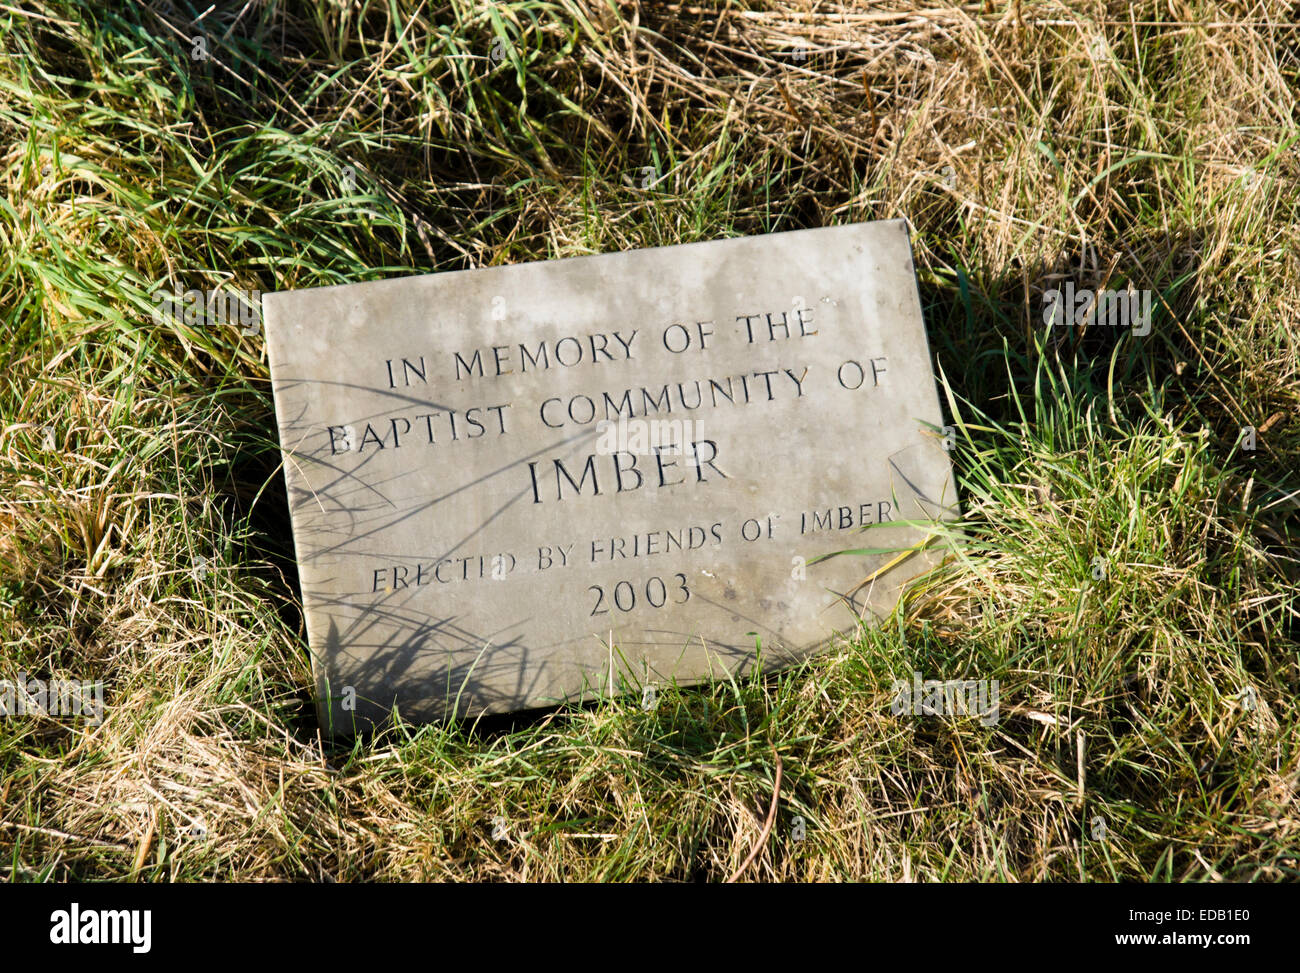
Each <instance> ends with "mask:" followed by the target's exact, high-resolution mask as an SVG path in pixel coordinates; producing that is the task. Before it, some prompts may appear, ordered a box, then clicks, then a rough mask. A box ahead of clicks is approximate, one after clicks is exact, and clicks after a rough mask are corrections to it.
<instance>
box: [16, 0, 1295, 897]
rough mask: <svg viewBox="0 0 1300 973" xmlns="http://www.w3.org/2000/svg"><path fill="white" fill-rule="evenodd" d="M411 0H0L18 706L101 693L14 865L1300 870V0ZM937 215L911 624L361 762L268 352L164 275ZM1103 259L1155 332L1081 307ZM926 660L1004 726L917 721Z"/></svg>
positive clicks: (894, 871) (197, 874)
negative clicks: (299, 514) (1079, 299)
mask: <svg viewBox="0 0 1300 973" xmlns="http://www.w3.org/2000/svg"><path fill="white" fill-rule="evenodd" d="M204 6H206V5H204ZM396 6H397V7H398V8H399V9H400V10H401V11H402V15H401V16H400V17H396V18H390V15H389V13H388V12H387V10H386V9H385V8H384V7H382V6H381V5H378V4H370V5H360V4H356V3H344V2H337V0H333V2H319V3H313V4H294V5H290V6H289V7H282V6H279V5H275V6H272V5H267V4H248V5H234V6H232V7H231V8H230V9H229V11H213V12H210V13H209V14H207V15H206V16H205V17H204V18H203V20H202V21H201V22H200V23H198V24H197V25H196V23H195V17H197V16H198V14H200V13H201V12H202V8H201V7H200V8H195V9H190V8H188V7H186V6H185V5H172V4H161V3H160V4H151V5H148V6H146V7H139V8H136V9H132V10H128V11H124V12H122V13H110V12H105V11H104V10H103V9H101V8H100V7H99V6H98V5H95V4H92V3H89V2H79V0H64V2H37V3H33V4H28V5H27V6H26V7H25V8H24V12H19V11H17V10H15V9H13V8H10V7H5V8H3V9H0V243H2V244H3V248H2V251H0V268H2V269H0V312H2V313H3V318H4V323H5V326H6V327H5V335H6V337H5V339H4V341H3V342H0V348H2V349H3V355H4V368H3V372H2V374H3V382H2V383H0V677H10V678H12V676H13V674H14V673H16V672H17V671H19V670H22V671H26V672H28V673H32V674H39V675H41V676H43V677H47V678H48V677H63V678H77V679H101V680H103V682H104V684H105V689H106V696H107V702H108V708H107V717H106V719H105V721H104V722H103V724H102V725H100V726H92V725H89V724H88V723H87V722H86V721H84V720H82V721H78V720H66V719H65V720H60V719H54V718H42V717H30V716H29V717H21V718H9V719H0V852H3V855H4V859H5V861H6V869H7V870H8V872H9V874H10V876H11V877H12V878H14V879H16V880H42V879H51V878H52V879H110V880H132V879H144V880H151V881H159V880H195V879H242V880H258V881H261V880H283V879H313V880H361V879H378V880H394V879H419V878H429V879H447V878H456V879H503V880H556V879H567V880H574V879H599V880H607V879H669V880H678V879H687V880H689V879H705V880H723V879H726V878H729V877H732V876H733V875H736V874H737V873H739V876H740V878H741V879H742V880H793V879H799V880H812V879H816V880H823V879H828V880H835V879H863V878H866V879H886V880H944V879H947V880H971V879H974V880H1002V881H1031V880H1110V879H1113V878H1125V879H1134V878H1136V879H1147V880H1175V881H1184V880H1186V881H1201V880H1211V881H1217V880H1281V879H1289V878H1292V877H1294V876H1295V874H1296V872H1297V858H1298V857H1300V852H1298V851H1297V847H1298V846H1300V816H1298V815H1297V812H1296V806H1297V803H1296V798H1297V795H1296V790H1297V786H1300V784H1298V781H1300V757H1298V756H1297V755H1298V754H1300V733H1298V732H1297V718H1296V716H1297V714H1296V703H1295V700H1296V698H1297V692H1298V691H1300V670H1298V663H1300V660H1298V657H1297V639H1296V631H1297V630H1296V618H1297V590H1298V589H1297V579H1298V572H1297V563H1296V558H1295V539H1296V531H1297V526H1298V524H1297V518H1296V511H1297V504H1296V497H1297V496H1298V495H1300V494H1298V492H1297V491H1300V482H1298V478H1297V468H1298V463H1297V459H1298V458H1300V436H1298V433H1300V427H1298V426H1297V424H1296V422H1295V418H1294V417H1295V416H1296V414H1297V411H1298V406H1300V374H1298V370H1297V366H1298V364H1300V351H1298V349H1297V338H1298V335H1300V332H1298V331H1297V327H1296V324H1295V322H1296V320H1297V319H1298V318H1300V260H1298V259H1297V243H1298V242H1300V231H1298V228H1300V192H1298V191H1297V190H1298V188H1300V180H1298V179H1297V176H1298V175H1300V172H1298V169H1300V166H1298V165H1297V160H1296V152H1295V149H1296V141H1297V80H1298V70H1297V68H1298V64H1297V60H1298V55H1300V43H1298V41H1297V38H1298V37H1300V24H1297V22H1296V21H1295V18H1294V13H1293V10H1292V9H1291V6H1290V5H1289V4H1284V3H1276V2H1251V3H1244V2H1243V3H1208V2H1181V0H1172V2H1168V3H1166V2H1159V3H1156V2H1138V3H1136V4H1132V5H1130V4H1118V3H1094V2H1089V3H1076V2H1072V3H1054V2H1044V3H1032V4H1030V3H1026V4H1023V5H1022V4H1021V3H1018V2H1016V3H1010V4H1008V3H996V4H995V3H989V4H966V5H963V6H959V7H939V6H936V7H926V8H920V9H917V8H914V7H912V6H911V5H907V4H902V3H882V4H873V5H870V6H869V7H867V6H865V5H861V6H860V5H853V4H842V3H825V2H818V3H816V4H813V3H811V2H808V3H800V2H785V3H782V2H754V3H752V4H747V5H746V4H738V3H737V4H722V3H718V4H689V3H683V4H676V3H654V4H651V3H643V4H636V3H631V2H608V3H607V2H602V0H556V2H549V3H545V2H510V3H501V4H488V3H483V2H478V0H455V2H451V3H425V4H409V3H398V4H397V5H396ZM747 8H753V9H747ZM196 33H202V34H203V36H204V37H205V38H206V42H207V45H208V47H209V49H210V50H211V52H212V53H213V55H214V58H213V59H212V60H209V61H195V60H192V59H191V58H190V56H189V55H190V50H191V41H190V38H192V37H193V36H194V35H195V34H196ZM494 50H495V51H496V52H497V53H498V54H499V56H498V57H496V58H495V59H494V58H493V52H494ZM345 167H351V168H352V169H353V170H354V172H355V177H356V190H355V191H354V192H353V191H346V190H345V189H344V188H343V186H342V182H343V176H344V171H345ZM647 167H648V168H647ZM647 175H649V177H650V178H649V179H648V180H647V179H646V178H645V177H646V176H647ZM900 215H902V216H906V217H907V218H909V219H910V220H911V222H912V225H913V227H914V229H915V235H914V248H915V251H916V261H917V266H918V270H919V273H920V276H921V283H922V293H923V297H924V300H925V304H926V318H927V325H928V328H929V331H930V337H931V345H932V347H933V348H934V349H935V352H936V357H937V367H938V369H939V371H940V374H941V376H942V379H943V383H944V391H945V395H946V401H947V407H948V409H949V413H950V416H951V418H952V420H953V422H954V424H955V425H956V426H957V427H958V428H959V431H960V447H959V449H958V450H957V451H956V452H955V454H954V459H955V462H956V464H957V470H958V475H959V481H960V484H961V488H962V491H963V502H964V504H965V508H966V510H967V513H968V517H967V521H968V522H967V523H966V524H965V525H964V532H965V533H964V541H963V543H962V544H961V545H960V546H959V548H958V550H957V553H956V554H955V555H954V557H953V559H952V561H951V563H950V564H949V566H948V567H947V568H946V569H945V570H944V571H943V572H941V573H940V574H938V575H936V576H934V577H931V578H928V579H925V580H924V581H923V582H922V583H921V584H919V585H918V586H917V588H916V590H915V591H914V592H913V594H912V596H911V597H910V598H909V600H908V601H907V602H906V603H905V604H904V605H903V606H901V607H900V610H899V612H898V613H897V614H896V615H895V616H894V617H893V618H892V619H890V620H889V622H888V624H886V625H885V626H883V627H882V628H880V629H878V630H873V631H866V630H864V631H862V632H859V633H856V635H855V636H854V637H853V638H852V639H851V640H850V641H846V642H845V643H844V644H843V645H841V646H839V647H837V648H836V649H835V650H834V651H832V652H830V653H828V654H827V655H825V656H823V657H820V658H818V659H816V660H814V661H812V662H810V663H808V664H806V665H804V666H801V667H799V668H797V669H795V670H791V671H788V672H785V673H781V674H777V675H767V676H754V677H746V679H745V680H743V681H740V682H728V681H720V682H718V683H716V684H714V685H712V686H707V687H702V688H699V689H693V690H683V691H680V692H677V691H669V692H665V693H663V694H662V695H661V697H660V702H659V705H658V707H657V708H656V709H655V710H654V711H653V712H649V713H647V712H643V711H642V710H641V709H640V707H639V705H638V703H639V700H636V699H614V700H609V701H605V702H602V703H600V704H597V705H595V706H592V707H587V708H577V709H566V710H561V711H557V712H553V713H548V714H544V715H542V716H534V717H528V718H521V719H519V720H499V721H495V722H492V723H490V724H488V723H484V724H480V725H478V726H460V725H451V726H434V727H426V728H413V727H406V726H398V727H396V728H394V729H393V730H391V731H390V732H388V733H386V734H385V735H383V736H381V737H378V738H376V739H372V740H367V741H362V742H358V743H356V744H355V745H354V746H353V747H352V748H351V749H335V748H332V747H331V746H329V745H328V744H327V743H326V742H324V741H323V740H322V739H321V737H320V735H319V733H318V730H317V727H316V726H315V723H314V717H313V715H312V707H311V706H310V700H309V692H310V685H311V681H310V677H309V665H308V659H307V652H306V647H305V644H304V640H303V635H302V623H301V614H300V607H299V605H298V603H297V599H296V593H295V588H294V567H293V562H292V545H291V540H290V536H289V530H288V518H287V507H286V503H285V500H284V495H283V486H282V483H281V479H280V473H279V470H278V463H279V455H278V444H277V443H276V442H275V439H274V432H273V428H274V427H273V423H272V418H271V415H272V414H271V402H270V396H269V388H268V380H267V373H266V366H265V362H264V360H263V354H262V342H261V337H260V336H249V335H241V334H240V333H239V332H238V331H237V330H236V329H233V328H222V329H216V328H206V329H205V328H191V327H188V326H185V325H181V324H176V323H174V322H168V323H164V324H157V323H154V322H153V321H152V320H151V319H150V312H151V310H152V307H153V301H152V298H151V295H152V294H153V293H154V292H155V291H156V290H159V289H165V290H168V291H173V292H174V291H177V290H184V289H186V288H190V287H199V288H213V287H217V286H224V287H230V288H243V289H246V290H251V289H255V288H256V289H260V290H263V291H266V290H275V289H284V288H289V287H306V286H315V285H319V284H326V283H335V282H339V281H344V280H360V279H373V278H377V277H384V276H390V275H393V274H397V273H410V272H413V271H428V270H434V269H436V270H449V269H456V268H461V267H466V266H478V265H486V264H494V263H506V262H516V261H523V260H535V259H545V258H552V257H559V256H568V255H573V254H578V253H588V252H604V251H611V250H618V249H624V248H631V247H641V246H654V245H660V244H671V243H681V242H689V241H693V240H701V239H714V238H718V237H723V236H729V235H737V234H747V233H760V232H768V231H775V230H782V229H791V228H795V227H802V226H818V225H826V224H831V223H841V222H849V221H857V220H867V219H879V218H889V217H896V216H900ZM1066 279H1069V280H1073V281H1075V282H1076V284H1077V286H1079V287H1096V286H1099V285H1103V284H1104V285H1105V286H1109V287H1116V288H1122V287H1124V286H1127V285H1129V284H1131V285H1132V286H1134V287H1136V288H1139V289H1149V290H1151V291H1153V292H1154V294H1155V295H1156V305H1157V311H1156V314H1155V319H1154V326H1153V329H1152V332H1151V334H1150V335H1149V336H1148V337H1145V338H1135V337H1133V336H1132V335H1124V336H1120V335H1117V334H1115V333H1111V332H1106V331H1105V330H1104V329H1102V331H1101V332H1100V333H1098V330H1097V329H1092V330H1091V331H1080V330H1075V329H1068V330H1067V329H1056V330H1053V329H1051V328H1045V327H1044V325H1043V322H1042V317H1041V308H1042V304H1041V295H1042V292H1043V291H1044V290H1046V289H1049V288H1051V287H1054V286H1057V284H1059V283H1060V282H1061V281H1063V280H1066ZM1247 425H1249V426H1253V427H1255V428H1256V430H1257V435H1258V444H1257V449H1256V450H1255V451H1253V452H1248V451H1244V450H1243V449H1241V448H1240V446H1239V445H1238V432H1239V430H1240V428H1241V427H1242V426H1247ZM46 429H48V430H49V433H48V435H47V433H46ZM200 558H201V559H203V560H202V561H200V560H199V559H200ZM1098 558H1100V559H1101V563H1102V564H1103V565H1104V568H1105V571H1104V577H1103V578H1101V579H1096V578H1094V577H1093V572H1092V566H1093V565H1094V564H1096V563H1097V559H1098ZM913 670H916V671H920V672H922V673H924V674H925V675H926V676H927V677H931V676H932V677H935V678H963V677H966V678H996V679H999V680H1001V684H1002V694H1001V695H1002V717H1001V720H1000V722H999V723H998V725H996V726H992V727H984V726H981V725H980V724H979V723H978V722H976V721H974V720H962V719H920V720H918V719H911V718H900V717H897V716H893V715H891V714H890V705H889V704H890V699H891V683H892V680H893V679H894V678H896V677H905V676H907V674H909V673H910V672H911V671H913ZM1247 687H1250V688H1252V689H1253V691H1254V692H1255V693H1256V697H1255V698H1256V699H1257V705H1256V706H1255V707H1254V708H1253V709H1250V708H1246V707H1244V706H1243V704H1242V697H1241V695H1240V694H1241V693H1242V691H1243V690H1244V689H1246V688H1247ZM778 755H779V761H780V767H781V783H780V787H779V792H778V790H777V788H776V778H777V775H776V768H777V761H778ZM774 792H775V793H774ZM773 808H774V809H775V810H774V817H773V818H772V823H771V825H770V828H769V826H768V818H769V812H770V810H771V809H773ZM796 817H801V818H803V819H804V824H805V826H806V832H807V837H806V839H804V840H802V841H798V840H795V838H794V827H795V825H794V820H795V818H796ZM497 818H499V819H501V820H500V821H498V822H496V827H495V828H494V819H497ZM1098 818H1100V819H1104V821H1105V822H1106V829H1107V831H1106V836H1105V837H1104V838H1100V839H1098V838H1094V837H1093V824H1092V822H1093V821H1094V820H1096V819H1098ZM494 829H495V830H496V831H497V836H496V837H494V834H493V832H494ZM760 838H761V839H762V840H760ZM755 849H757V854H754V853H753V852H754V850H755ZM742 866H743V867H742Z"/></svg>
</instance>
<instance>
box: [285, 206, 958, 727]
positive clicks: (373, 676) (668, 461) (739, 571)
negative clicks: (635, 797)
mask: <svg viewBox="0 0 1300 973" xmlns="http://www.w3.org/2000/svg"><path fill="white" fill-rule="evenodd" d="M264 317H265V324H266V338H267V346H268V355H269V359H270V367H271V377H272V383H273V389H274V395H275V408H276V413H277V417H278V421H279V431H280V443H281V447H282V450H283V454H284V471H285V478H286V481H287V484H288V495H289V505H290V511H291V514H292V519H293V532H294V540H295V544H296V548H297V557H298V565H299V576H300V580H301V585H302V596H303V605H304V608H305V611H306V623H307V636H308V641H309V643H310V646H311V651H312V657H313V661H314V666H315V673H316V678H317V681H318V691H319V694H320V696H319V698H320V700H321V718H322V722H323V723H324V725H326V726H327V727H329V728H331V729H332V731H333V732H336V733H345V734H346V733H351V732H352V731H353V728H354V727H355V726H361V725H364V724H365V723H368V722H370V721H374V720H379V719H383V718H384V717H385V716H386V715H387V714H388V713H390V712H391V710H392V707H393V706H394V704H396V705H397V706H398V709H399V711H400V712H401V714H402V715H403V717H404V718H406V719H410V720H415V721H421V720H430V719H437V718H441V717H443V716H445V715H448V714H451V713H455V714H457V715H462V716H463V715H475V714H479V713H483V712H500V711H508V710H517V709H524V708H529V707H540V706H547V705H552V704H555V703H558V702H561V701H563V700H571V699H576V698H585V697H590V696H593V695H595V694H601V693H609V692H629V691H631V692H648V691H647V690H646V689H645V687H647V686H660V687H661V686H664V685H666V684H667V683H668V682H670V681H672V680H676V681H678V682H679V683H688V682H692V681H698V680H701V679H707V678H710V677H714V676H722V675H725V674H726V673H728V672H733V671H735V670H737V669H738V668H743V667H745V666H747V665H749V664H752V662H753V661H754V659H755V655H756V652H757V651H759V650H761V653H762V659H763V664H764V666H765V667H767V666H770V665H779V664H782V663H788V662H789V661H791V660H793V659H796V658H799V657H801V656H803V655H806V654H807V653H809V652H811V651H813V650H814V649H816V648H817V647H819V646H821V645H824V644H826V643H827V642H828V640H830V639H831V638H832V637H833V636H834V634H835V633H836V632H845V631H851V630H852V629H853V628H854V627H855V626H856V625H857V624H858V623H859V619H866V620H870V619H871V618H872V617H873V613H876V614H878V613H881V612H886V611H889V610H890V609H892V608H893V606H894V605H895V603H896V600H897V596H898V593H899V589H900V586H901V585H902V584H903V583H904V582H906V581H907V580H908V579H910V578H911V577H913V576H915V575H916V574H917V573H918V572H919V571H921V570H923V569H924V568H926V567H928V566H930V565H931V564H933V563H934V558H935V556H936V555H935V554H934V550H933V547H931V548H930V549H919V550H917V551H916V552H915V553H914V554H913V555H911V556H908V557H903V558H901V559H900V558H899V553H901V552H905V551H907V550H909V549H912V548H919V547H920V545H921V544H922V543H923V542H924V541H925V540H926V539H927V537H928V536H930V534H931V533H932V530H929V529H927V527H928V526H929V525H932V524H933V523H934V521H936V520H941V519H951V518H952V517H953V516H954V515H955V513H956V503H955V497H954V487H953V481H952V473H951V466H950V463H949V459H948V456H947V454H946V453H945V451H944V449H943V435H942V433H941V432H939V431H938V430H939V427H941V426H942V419H941V413H940V409H939V401H938V395H937V389H936V383H935V379H934V373H933V368H932V364H931V360H930V354H929V350H928V347H927V343H926V336H925V329H924V325H923V323H922V319H921V306H920V301H919V299H918V294H917V287H916V279H915V274H914V271H913V267H912V257H911V248H910V246H909V241H908V236H907V229H906V224H905V223H904V222H902V221H891V222H880V223H865V224H855V225H849V226H838V227H828V228H825V229H813V230H796V231H791V232H786V233H775V234H769V235H765V236H756V237H745V238H739V239H731V240H719V241H715V242H709V243H693V244H687V245H684V246H676V247H665V248H659V249H652V250H638V251H631V252H627V253H613V254H606V255H602V256H593V257H577V258H571V259H566V260H556V261H547V262H542V263H531V264H522V265H516V266H509V267H492V268H484V269H479V270H467V271H457V272H452V273H442V274H431V275H427V276H419V277H407V278H402V279H397V280H388V281H380V282H372V283H363V284H350V285H344V286H337V287H324V288H319V289H314V290H304V291H292V292H281V293H276V294H269V295H267V296H266V297H265V299H264ZM878 525H880V526H878ZM860 527H868V528H870V529H869V530H867V531H865V532H863V531H860V530H858V529H857V528H860ZM863 549H866V550H868V551H871V550H890V551H894V552H899V553H878V554H872V553H866V554H862V553H854V554H844V553H838V552H844V551H847V550H857V551H861V550H863ZM828 555H834V556H828ZM882 569H883V570H882Z"/></svg>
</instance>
